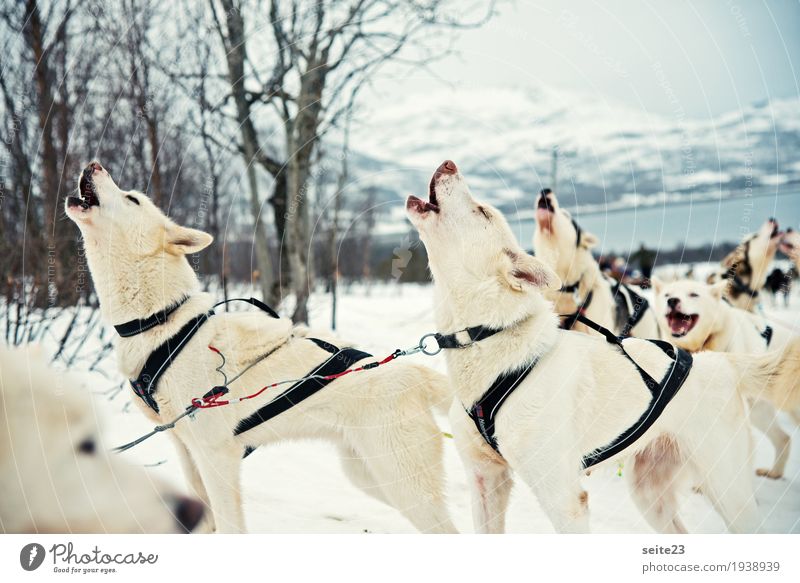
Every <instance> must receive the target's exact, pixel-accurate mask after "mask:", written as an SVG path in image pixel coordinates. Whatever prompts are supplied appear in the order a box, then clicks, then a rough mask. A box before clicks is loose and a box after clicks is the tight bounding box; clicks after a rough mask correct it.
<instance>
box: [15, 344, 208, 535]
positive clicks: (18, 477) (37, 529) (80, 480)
mask: <svg viewBox="0 0 800 583" xmlns="http://www.w3.org/2000/svg"><path fill="white" fill-rule="evenodd" d="M82 384H83V382H82V381H81V379H80V378H78V377H76V376H73V375H71V374H65V373H63V372H58V373H57V372H55V371H53V370H51V369H50V368H49V366H48V363H47V361H46V359H45V358H44V357H43V355H42V354H41V353H40V352H38V351H37V350H35V349H31V348H29V349H25V350H23V349H15V350H11V349H7V348H3V349H0V397H1V398H0V492H2V496H0V530H2V531H3V532H5V533H38V534H45V533H147V534H155V533H179V532H189V531H191V530H192V529H194V528H195V527H196V526H197V524H198V523H199V522H200V520H201V518H202V517H203V511H204V507H203V505H202V504H201V503H200V502H199V501H197V500H194V499H192V498H187V497H186V496H182V495H180V494H178V492H177V491H176V490H174V489H172V488H170V487H168V486H166V485H164V484H161V483H160V482H159V481H158V480H155V479H153V477H151V476H148V475H147V472H146V471H145V470H144V469H140V468H137V467H134V466H131V465H128V464H126V463H124V462H122V461H121V460H120V459H119V457H113V456H109V455H107V454H106V452H105V451H104V446H103V442H102V439H101V437H100V435H99V431H98V427H97V426H96V421H95V413H94V408H93V406H92V404H91V402H90V401H89V398H88V397H87V395H86V390H85V389H84V390H81V385H82Z"/></svg>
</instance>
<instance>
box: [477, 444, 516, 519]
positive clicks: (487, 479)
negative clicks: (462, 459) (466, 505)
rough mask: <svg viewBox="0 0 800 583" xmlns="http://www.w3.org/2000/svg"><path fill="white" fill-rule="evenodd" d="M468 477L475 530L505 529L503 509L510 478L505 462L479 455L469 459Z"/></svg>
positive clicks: (506, 502)
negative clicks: (476, 458)
mask: <svg viewBox="0 0 800 583" xmlns="http://www.w3.org/2000/svg"><path fill="white" fill-rule="evenodd" d="M467 471H468V473H469V474H470V475H468V477H467V481H468V483H469V486H470V492H471V494H472V522H473V524H474V525H475V532H477V533H480V534H501V533H503V532H505V529H506V509H507V508H508V499H509V495H510V494H511V486H512V485H513V483H514V482H513V479H512V478H511V473H510V472H509V471H508V466H507V465H506V464H505V463H502V462H495V461H491V460H488V459H487V458H485V457H484V458H482V459H481V460H475V461H472V462H471V468H469V469H468V470H467Z"/></svg>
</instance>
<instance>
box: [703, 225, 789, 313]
mask: <svg viewBox="0 0 800 583" xmlns="http://www.w3.org/2000/svg"><path fill="white" fill-rule="evenodd" d="M782 238H783V233H781V232H780V230H779V229H778V221H776V220H775V219H769V220H767V221H766V222H765V223H764V224H763V225H761V228H760V229H759V230H758V231H756V232H755V233H751V234H750V235H747V236H746V237H745V238H744V239H743V240H742V242H741V243H740V244H739V245H738V246H737V247H736V249H734V250H733V251H731V252H730V253H729V254H728V255H727V256H726V257H725V259H723V260H722V264H721V266H720V270H719V271H718V272H717V273H715V274H712V275H711V276H710V277H709V279H708V283H716V282H718V281H722V280H724V281H726V282H727V285H726V287H725V297H726V298H728V301H729V302H730V303H731V304H732V305H734V306H736V307H737V308H741V309H743V310H747V311H748V312H754V311H755V309H756V306H757V305H758V304H759V298H758V296H759V292H760V291H761V289H762V288H763V287H764V283H765V282H766V280H767V273H768V272H769V266H770V264H771V263H772V260H773V259H774V258H775V252H776V251H777V250H778V244H779V243H780V242H781V240H782Z"/></svg>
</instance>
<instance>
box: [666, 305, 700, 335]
mask: <svg viewBox="0 0 800 583" xmlns="http://www.w3.org/2000/svg"><path fill="white" fill-rule="evenodd" d="M697 319H698V315H697V314H684V313H683V312H678V311H677V310H676V311H673V312H669V313H668V314H667V324H669V331H670V333H671V334H672V336H673V337H675V338H680V337H682V336H686V335H687V334H688V333H689V332H691V331H692V328H694V326H695V324H697Z"/></svg>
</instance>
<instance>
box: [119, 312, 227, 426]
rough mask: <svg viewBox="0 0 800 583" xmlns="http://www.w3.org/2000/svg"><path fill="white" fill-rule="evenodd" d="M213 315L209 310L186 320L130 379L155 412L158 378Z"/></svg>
mask: <svg viewBox="0 0 800 583" xmlns="http://www.w3.org/2000/svg"><path fill="white" fill-rule="evenodd" d="M213 315H214V310H209V311H208V312H206V313H204V314H200V315H199V316H196V317H194V318H192V319H191V320H189V321H188V322H186V324H184V325H183V327H182V328H181V329H180V330H178V332H177V334H175V336H173V337H172V338H170V339H168V340H167V341H166V342H164V344H162V345H161V346H159V347H158V348H156V349H155V350H154V351H153V352H151V353H150V356H148V357H147V360H146V361H145V363H144V366H143V367H142V370H141V372H140V373H139V376H138V377H136V378H135V379H131V380H130V383H131V387H132V388H133V392H134V393H135V394H136V395H137V396H138V397H139V398H141V399H142V400H143V401H144V402H145V403H147V406H148V407H150V408H151V409H152V410H153V411H155V412H156V413H158V404H157V403H156V400H155V398H154V397H153V395H154V394H155V392H156V389H157V388H158V381H159V379H160V378H161V376H162V375H163V374H164V373H165V372H166V371H167V368H169V365H171V364H172V361H173V360H175V358H176V357H177V356H178V355H179V354H180V353H181V351H182V350H183V348H184V346H186V345H187V344H188V343H189V340H191V339H192V336H194V335H195V333H196V332H197V331H198V330H199V329H200V326H202V325H203V324H205V322H206V320H208V319H209V318H210V317H211V316H213Z"/></svg>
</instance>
